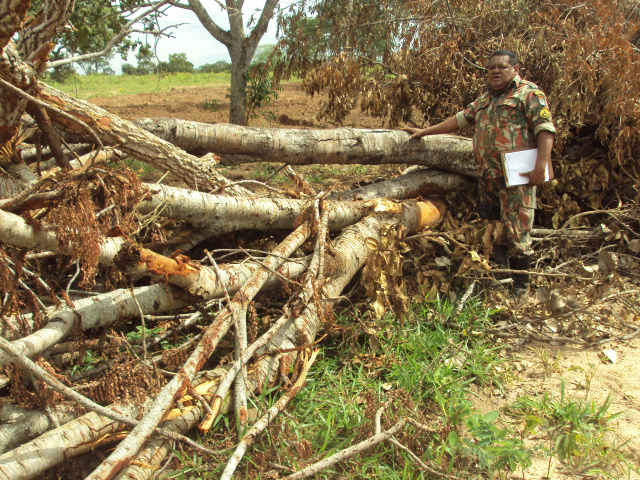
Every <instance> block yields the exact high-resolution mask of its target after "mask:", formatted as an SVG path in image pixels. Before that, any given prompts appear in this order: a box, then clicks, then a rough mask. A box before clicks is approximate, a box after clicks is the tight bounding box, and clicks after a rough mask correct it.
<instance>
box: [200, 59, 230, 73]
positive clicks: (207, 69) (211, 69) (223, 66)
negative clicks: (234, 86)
mask: <svg viewBox="0 0 640 480" xmlns="http://www.w3.org/2000/svg"><path fill="white" fill-rule="evenodd" d="M198 72H200V73H221V72H231V64H230V63H229V62H225V61H224V60H220V61H218V62H216V63H207V64H205V65H202V66H201V67H200V68H198Z"/></svg>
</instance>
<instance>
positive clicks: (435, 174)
mask: <svg viewBox="0 0 640 480" xmlns="http://www.w3.org/2000/svg"><path fill="white" fill-rule="evenodd" d="M475 185H476V182H475V181H473V180H472V179H471V178H470V177H467V176H466V175H460V174H457V173H451V172H445V171H442V170H438V169H435V168H433V169H421V170H417V171H413V172H409V173H407V174H404V175H400V176H398V177H394V178H390V179H389V180H384V181H382V182H377V183H373V184H371V185H366V186H364V187H360V188H356V189H354V190H350V191H348V192H334V193H332V194H331V195H329V198H330V199H336V200H344V201H347V200H353V201H357V200H373V199H374V198H393V199H395V200H405V199H409V198H417V197H427V196H430V195H442V194H445V193H448V192H455V191H460V190H467V189H471V188H473V187H474V186H475Z"/></svg>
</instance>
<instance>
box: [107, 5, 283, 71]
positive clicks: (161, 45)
mask: <svg viewBox="0 0 640 480" xmlns="http://www.w3.org/2000/svg"><path fill="white" fill-rule="evenodd" d="M264 2H265V0H245V1H244V7H243V8H242V13H243V19H244V23H245V28H246V25H247V22H248V20H249V18H250V16H251V14H252V13H254V12H255V20H256V21H257V19H258V18H259V15H260V11H262V6H263V5H264ZM202 4H203V5H205V6H206V9H207V11H208V12H209V15H210V16H211V19H212V20H213V21H214V22H215V23H217V24H218V26H219V27H220V28H222V29H224V30H228V29H229V20H228V18H227V13H226V11H223V10H222V8H221V7H220V6H219V5H218V4H217V3H216V2H214V1H211V0H202ZM256 9H258V10H259V11H258V12H256ZM175 24H182V25H180V26H179V27H176V28H174V29H172V30H171V35H172V37H174V38H165V37H162V38H161V39H160V40H159V41H158V45H157V48H156V51H157V55H158V58H159V59H160V61H163V62H166V61H167V60H168V59H169V54H172V53H186V54H187V60H189V61H190V62H191V63H193V65H194V67H199V66H201V65H204V64H206V63H215V62H217V61H219V60H225V61H227V62H230V61H231V59H230V58H229V53H228V52H227V49H226V47H225V46H224V45H222V44H221V43H220V42H218V41H217V40H216V39H215V38H213V37H212V36H211V34H210V33H209V32H207V30H205V28H204V27H203V26H202V24H201V23H200V21H199V20H198V17H196V15H195V13H193V12H192V11H190V10H185V9H182V8H176V7H172V8H170V9H169V11H168V15H167V16H165V17H164V18H163V19H162V20H161V21H160V26H161V27H165V26H168V25H175ZM252 25H255V22H254V23H253V24H252ZM249 31H250V30H249V29H247V31H246V32H247V33H249ZM275 34H276V20H275V18H272V19H271V21H270V22H269V28H268V30H267V32H266V33H265V34H264V35H263V37H262V39H261V40H260V45H269V44H275V43H276V35H275ZM132 38H140V39H141V40H142V41H144V42H148V43H150V44H151V45H153V42H154V38H153V37H152V36H147V37H146V39H145V36H144V35H134V36H133V37H132ZM123 63H130V64H132V65H136V64H137V60H136V58H135V55H134V54H129V58H128V59H127V60H126V61H124V60H122V59H121V58H120V56H119V55H116V56H115V57H114V58H113V59H112V60H111V65H112V68H113V69H114V70H115V72H116V74H120V73H122V71H121V65H122V64H123Z"/></svg>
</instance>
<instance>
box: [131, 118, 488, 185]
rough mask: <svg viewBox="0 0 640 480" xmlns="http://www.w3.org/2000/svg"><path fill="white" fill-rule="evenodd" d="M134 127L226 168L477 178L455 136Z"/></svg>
mask: <svg viewBox="0 0 640 480" xmlns="http://www.w3.org/2000/svg"><path fill="white" fill-rule="evenodd" d="M136 124H137V125H139V126H140V127H142V128H144V129H146V130H148V131H150V132H152V133H153V134H154V135H156V136H158V137H160V138H163V139H164V140H166V141H168V142H171V143H172V144H175V145H177V146H179V147H180V148H183V149H184V150H187V151H194V152H199V153H202V152H215V153H216V154H217V155H220V156H221V158H222V159H223V160H224V161H225V162H228V163H251V162H283V163H288V164H290V165H308V164H318V163H319V164H335V163H339V164H348V165H350V164H354V163H355V164H366V165H379V164H390V163H392V164H415V165H424V166H427V167H433V168H439V169H443V170H447V171H451V172H456V173H461V174H463V175H468V176H472V177H475V176H477V175H478V173H477V168H478V166H477V163H476V161H475V159H474V158H473V155H472V146H471V140H470V139H467V138H463V137H457V136H454V135H434V136H428V137H423V138H421V139H420V140H409V135H408V134H407V133H406V132H403V131H399V130H384V129H379V130H378V129H376V130H370V129H356V128H336V129H331V130H303V129H278V128H256V127H240V126H237V125H228V124H204V123H198V122H190V121H187V120H179V119H167V118H160V119H141V120H137V121H136Z"/></svg>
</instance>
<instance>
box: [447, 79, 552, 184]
mask: <svg viewBox="0 0 640 480" xmlns="http://www.w3.org/2000/svg"><path fill="white" fill-rule="evenodd" d="M456 120H457V122H458V127H460V130H464V129H465V128H467V127H469V126H470V125H475V126H476V131H475V135H474V136H473V151H474V153H475V156H476V159H477V160H478V163H479V164H480V172H479V173H480V174H481V175H483V176H484V177H485V178H496V177H504V172H503V169H502V160H501V158H500V153H501V152H508V151H510V150H516V149H519V148H533V147H535V146H536V137H537V136H538V133H540V132H541V131H542V130H546V131H548V132H551V133H556V129H555V127H554V126H553V121H552V120H551V113H550V112H549V105H548V103H547V97H546V96H545V94H544V93H543V92H542V90H540V89H539V88H538V86H537V85H536V84H535V83H531V82H528V81H526V80H522V79H521V78H520V76H519V75H516V76H515V78H514V79H513V81H512V82H511V84H510V85H509V86H508V87H507V88H506V89H505V90H503V91H501V92H499V93H497V94H495V93H493V92H491V90H490V89H489V91H487V92H486V93H484V94H483V95H481V96H480V97H478V98H477V99H476V100H475V101H474V102H473V103H471V104H470V105H469V106H468V107H467V108H466V109H464V110H463V111H462V112H459V113H458V114H457V115H456Z"/></svg>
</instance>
